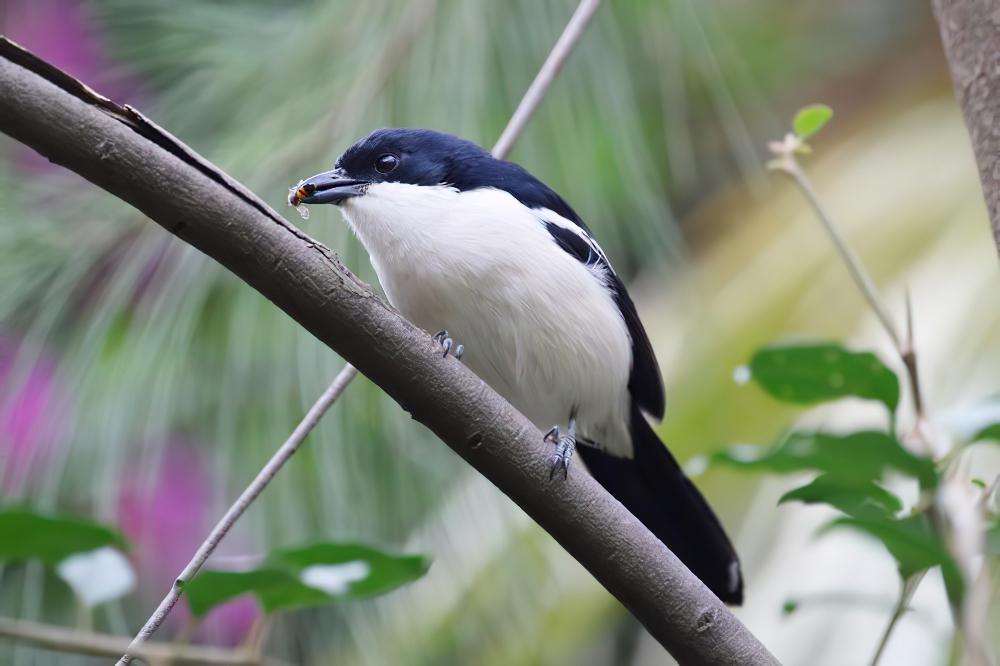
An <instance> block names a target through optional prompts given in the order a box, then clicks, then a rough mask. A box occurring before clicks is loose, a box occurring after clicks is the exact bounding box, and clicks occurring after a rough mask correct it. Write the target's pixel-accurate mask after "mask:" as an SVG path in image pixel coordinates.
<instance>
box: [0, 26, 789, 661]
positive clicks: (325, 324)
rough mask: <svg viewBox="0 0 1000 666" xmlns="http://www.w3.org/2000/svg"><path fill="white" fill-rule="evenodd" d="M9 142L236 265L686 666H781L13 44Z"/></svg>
mask: <svg viewBox="0 0 1000 666" xmlns="http://www.w3.org/2000/svg"><path fill="white" fill-rule="evenodd" d="M0 131H3V132H4V133H6V134H9V135H10V136H12V137H13V138H15V139H17V140H18V141H21V142H23V143H25V144H27V145H28V146H31V147H32V148H34V149H35V150H37V151H38V152H40V153H41V154H42V155H44V156H46V157H47V158H49V159H50V160H51V161H53V162H55V163H57V164H61V165H63V166H65V167H67V168H69V169H71V170H73V171H75V172H77V173H78V174H80V175H81V176H83V177H84V178H86V179H87V180H90V181H91V182H93V183H94V184H96V185H98V186H99V187H102V188H104V189H105V190H107V191H108V192H110V193H112V194H114V195H115V196H117V197H119V198H121V199H122V200H124V201H126V202H128V203H130V204H131V205H133V206H135V207H136V208H137V209H139V210H140V211H142V212H143V213H145V214H146V215H147V216H149V218H150V219H152V220H153V221H155V222H156V223H157V224H159V225H161V226H162V227H164V228H165V229H166V230H167V231H169V232H171V233H173V234H175V235H176V236H178V237H179V238H181V239H182V240H184V241H185V242H187V243H190V244H191V245H193V246H195V247H197V248H198V249H200V250H201V251H202V252H204V253H205V254H207V255H209V256H211V257H213V258H214V259H215V260H216V261H218V262H219V263H221V264H222V265H224V266H226V267H227V268H228V269H229V270H231V271H232V272H233V273H235V274H236V275H238V276H239V277H240V278H242V279H243V280H244V281H246V282H247V284H249V285H250V286H252V287H253V288H255V289H256V290H257V291H259V292H260V293H262V294H263V295H264V296H266V297H267V298H268V299H270V300H271V301H272V302H273V303H274V304H275V305H277V306H278V307H280V308H281V309H282V310H284V311H285V312H286V313H287V314H288V315H289V316H291V317H292V318H294V319H295V320H296V321H298V322H299V323H300V324H301V325H302V326H304V327H305V328H306V329H307V330H309V331H310V332H311V333H313V335H315V336H316V337H317V338H319V339H320V340H321V341H323V342H324V343H325V344H327V345H328V346H329V347H330V348H331V349H333V350H334V351H335V352H337V353H338V354H340V355H341V356H343V357H344V358H345V359H346V360H347V361H349V362H350V363H352V364H353V365H354V366H355V367H357V368H358V369H359V370H360V371H361V372H363V373H364V374H365V375H366V376H368V377H369V378H370V379H372V381H374V382H375V383H376V384H378V385H379V386H380V387H382V388H383V389H384V390H385V391H386V392H387V393H389V395H391V396H392V397H393V398H394V399H395V400H396V401H397V402H398V403H399V404H400V405H401V406H402V407H403V408H404V409H405V410H407V411H408V412H410V414H411V415H412V416H413V417H414V418H415V419H417V420H418V421H420V422H421V423H423V424H424V425H426V426H427V427H429V428H430V429H431V430H432V431H434V432H435V433H436V434H437V435H438V436H439V437H440V438H441V439H442V440H443V441H444V442H445V443H447V444H448V445H449V446H450V447H451V448H452V449H454V450H455V452H457V453H458V454H459V455H460V456H462V458H464V459H465V460H466V461H468V462H469V463H470V464H471V465H472V466H474V467H475V468H476V469H477V470H479V471H480V472H481V473H482V474H483V475H484V476H486V477H487V478H488V479H490V481H492V482H493V483H494V484H495V485H496V486H497V487H498V488H500V490H502V491H503V492H504V493H506V494H507V495H508V496H509V497H510V498H511V499H512V500H513V501H514V502H516V503H517V504H518V505H519V506H520V507H521V508H522V509H523V510H524V511H525V512H527V513H528V514H529V515H530V516H531V517H532V518H533V519H535V520H536V521H537V522H538V524H539V525H541V526H542V527H543V528H544V529H545V530H546V531H548V532H549V533H550V534H551V535H552V536H553V537H554V538H555V539H556V540H557V541H558V542H559V543H560V544H561V545H562V546H563V547H564V548H566V550H567V551H568V552H569V553H570V554H571V555H572V556H573V557H575V558H576V559H577V560H578V561H580V563H581V564H583V565H584V566H585V567H586V568H587V569H588V570H589V571H590V572H591V573H592V574H593V575H594V576H595V578H597V580H599V581H600V582H601V583H602V584H603V585H604V586H605V587H606V588H607V589H608V590H609V591H610V592H611V593H612V594H614V595H615V596H616V597H617V598H618V599H619V600H620V601H621V602H622V603H623V604H624V605H625V606H626V607H627V608H628V609H629V610H630V611H631V612H632V613H633V614H634V615H635V616H636V617H637V618H638V619H639V620H640V621H641V622H642V623H643V625H644V626H645V627H646V628H647V629H648V630H649V632H650V633H651V634H652V635H653V636H654V637H655V638H656V639H657V640H658V641H659V642H660V643H661V644H663V646H664V647H666V649H667V650H668V651H670V653H671V654H672V655H673V656H674V657H675V658H676V659H677V660H678V661H680V662H682V663H685V664H776V663H778V662H777V660H776V659H775V658H774V657H773V656H772V655H771V654H770V653H769V652H768V651H767V649H766V648H765V647H764V646H763V645H761V643H760V642H759V641H758V640H757V639H756V638H755V637H754V636H753V635H752V634H751V633H750V632H749V631H748V630H747V629H746V627H744V626H743V625H742V624H741V623H740V622H739V620H737V619H736V617H735V616H733V615H732V613H730V612H729V610H728V609H727V608H726V607H725V606H724V605H723V604H722V603H721V602H720V601H719V600H718V599H717V598H716V597H715V596H714V595H713V594H712V593H711V592H710V591H709V590H708V589H707V588H706V587H705V586H704V585H702V583H701V582H700V581H699V580H698V579H697V578H696V577H695V576H694V575H692V574H691V573H690V572H689V571H688V570H687V569H686V568H685V567H684V565H683V564H682V563H681V562H680V561H679V560H678V559H677V558H676V557H675V556H674V555H673V553H671V552H670V551H669V550H668V549H667V548H666V547H665V546H664V545H663V544H662V543H661V542H660V541H659V540H658V539H656V537H654V536H653V535H652V534H651V533H650V532H649V531H648V530H647V529H646V528H645V527H644V526H643V525H642V523H640V522H639V521H638V520H637V519H636V518H635V517H634V516H632V515H631V514H630V513H629V512H628V511H627V510H626V509H625V508H624V507H623V506H622V505H621V504H619V503H618V502H617V501H616V500H614V499H613V498H612V497H611V496H610V495H608V493H607V492H606V491H605V490H604V489H603V488H602V487H601V486H600V485H598V484H597V483H596V482H595V481H594V480H593V479H592V478H590V476H589V475H587V474H585V473H582V472H581V471H579V470H578V471H577V473H574V474H571V475H570V477H569V479H568V480H566V481H563V480H555V481H550V480H549V478H548V470H547V464H546V461H547V453H548V452H547V451H546V449H545V448H544V447H543V444H542V435H541V433H540V432H539V431H538V430H537V429H536V428H535V427H534V426H533V425H532V424H531V423H530V422H529V421H528V420H527V419H525V417H524V416H522V415H521V414H519V413H518V412H517V411H516V410H514V409H513V408H512V407H511V406H510V405H509V404H507V403H506V401H504V400H503V399H502V398H501V397H500V396H499V395H498V394H497V393H496V392H494V391H493V390H492V389H491V388H490V387H489V386H487V385H486V384H485V383H484V382H483V381H482V380H480V379H479V378H478V377H476V376H475V375H474V374H472V373H471V372H470V371H468V370H467V369H466V368H465V367H464V366H462V364H461V363H459V362H458V361H455V360H454V359H452V358H450V357H449V358H441V354H440V353H439V351H440V350H439V349H438V347H437V346H436V345H435V344H434V343H433V342H432V341H431V339H430V337H429V336H428V335H427V333H425V332H424V331H421V330H419V329H418V328H416V327H414V326H413V325H412V324H410V323H409V322H407V321H406V320H405V319H403V318H402V317H400V316H399V314H398V313H396V312H395V311H394V310H393V309H392V308H391V307H389V306H388V305H386V304H385V303H383V302H382V301H381V300H380V299H379V298H378V297H377V296H376V295H375V294H374V293H373V292H372V290H371V288H370V287H369V286H368V285H366V284H364V283H363V282H361V281H360V280H358V279H357V278H356V277H355V276H354V275H353V274H352V273H351V272H350V271H348V270H347V269H346V268H345V267H344V265H343V264H342V263H341V262H340V260H339V258H338V257H337V256H336V254H334V253H333V252H332V251H331V250H329V249H328V248H326V247H324V246H323V245H322V244H320V243H318V242H316V241H315V240H313V239H311V238H310V237H309V236H307V235H306V234H305V233H303V232H302V231H300V230H299V229H297V228H296V227H294V226H293V225H292V224H290V223H289V222H287V221H286V220H285V219H284V218H283V217H281V216H280V215H278V214H277V213H276V212H275V211H274V210H272V209H271V208H270V207H268V206H267V205H266V204H265V203H264V202H262V201H261V200H260V199H258V198H257V197H256V196H255V195H253V194H252V193H251V192H250V191H249V190H247V189H246V188H245V187H243V186H242V185H240V184H239V183H237V182H236V181H234V180H233V179H232V178H230V177H229V176H228V175H226V174H224V173H223V172H222V171H220V170H219V169H218V168H216V167H215V166H213V165H212V164H210V163H208V162H207V161H206V160H204V159H203V158H201V157H200V156H198V155H197V154H195V153H194V152H193V151H192V150H191V149H189V148H188V147H187V146H185V145H184V144H182V143H180V142H179V141H178V140H177V139H175V138H174V137H172V136H170V135H169V134H167V133H166V132H164V131H163V130H161V129H160V128H158V127H157V126H156V125H154V124H153V123H152V122H150V121H149V120H148V119H146V118H145V117H143V116H142V115H141V114H139V113H138V112H136V111H135V110H133V109H131V108H129V107H120V106H118V105H117V104H115V103H114V102H111V101H110V100H108V99H105V98H103V97H101V96H99V95H97V94H96V93H94V92H93V91H91V90H90V89H88V88H86V87H85V86H83V85H82V84H80V83H79V82H77V81H76V80H74V79H72V78H71V77H69V76H68V75H66V74H65V73H63V72H61V71H59V70H57V69H55V68H54V67H52V66H51V65H48V64H47V63H45V62H43V61H41V60H39V59H38V58H36V57H35V56H33V55H31V54H30V53H27V52H26V51H24V50H22V49H20V48H19V47H17V46H16V45H14V44H12V43H11V42H9V41H7V40H4V39H2V38H0Z"/></svg>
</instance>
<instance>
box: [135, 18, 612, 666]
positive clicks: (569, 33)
mask: <svg viewBox="0 0 1000 666" xmlns="http://www.w3.org/2000/svg"><path fill="white" fill-rule="evenodd" d="M599 4H600V0H581V2H580V5H579V7H578V8H577V10H576V12H575V13H574V14H573V16H572V18H571V19H570V22H569V24H567V26H566V29H565V30H564V31H563V34H562V36H561V37H560V38H559V41H558V42H556V45H555V47H553V49H552V52H551V53H549V56H548V58H546V60H545V62H544V63H543V64H542V68H541V70H539V72H538V75H537V76H536V77H535V80H534V81H533V82H532V84H531V86H530V87H529V88H528V91H527V92H526V93H525V95H524V98H523V99H522V100H521V103H520V104H519V105H518V107H517V110H516V111H515V112H514V115H513V116H512V117H511V119H510V122H509V123H508V124H507V127H506V128H505V129H504V131H503V133H502V135H501V137H500V140H499V141H497V144H496V145H495V146H494V147H493V156H494V157H497V158H500V159H502V158H504V157H506V156H507V153H508V152H510V149H511V148H512V147H513V145H514V142H516V141H517V139H518V138H519V137H520V136H521V134H522V132H523V131H524V128H525V127H526V126H527V123H528V121H529V120H530V119H531V115H532V114H533V113H534V111H535V109H537V108H538V105H539V104H540V103H541V100H542V98H543V97H544V96H545V94H546V93H547V92H548V90H549V88H550V87H551V86H552V83H553V81H555V77H556V75H557V74H558V73H559V71H560V70H561V69H562V66H563V64H564V63H565V62H566V59H567V58H568V57H569V54H570V52H571V51H572V50H573V47H574V46H575V45H576V43H577V42H578V41H579V40H580V37H581V36H582V35H583V31H584V30H585V29H586V27H587V25H588V24H589V22H590V19H591V17H592V16H593V15H594V12H595V11H596V10H597V7H598V5H599ZM434 7H435V2H434V0H431V2H430V4H429V5H427V6H417V10H416V19H417V20H416V21H415V25H412V24H413V23H414V22H413V21H410V20H409V18H410V17H407V19H406V20H407V27H406V29H405V31H404V32H403V39H402V40H400V42H399V44H398V45H397V46H396V48H394V49H392V50H391V53H392V54H393V55H394V56H397V55H398V53H400V52H405V51H406V50H407V49H408V47H409V46H410V45H412V42H413V40H414V39H415V38H416V35H417V34H418V32H419V31H420V27H421V26H422V25H423V23H424V22H426V20H427V19H428V18H429V16H430V14H432V13H433V9H434ZM395 60H398V58H397V57H393V58H390V59H389V61H395ZM379 71H380V72H383V73H384V72H385V71H391V67H389V66H387V65H385V63H382V64H380V67H379ZM377 78H378V79H379V81H382V79H384V78H385V76H379V77H377ZM382 83H384V81H382ZM382 83H378V82H377V83H376V84H375V89H376V90H377V89H378V88H380V87H381V85H382ZM347 96H348V98H352V99H353V98H354V97H356V95H352V94H350V93H349V94H348V95H347ZM341 118H342V116H339V115H338V116H336V117H335V121H334V123H335V124H336V123H339V122H340V120H341ZM328 133H329V134H331V135H333V134H335V132H328ZM357 374H358V371H357V369H355V367H354V366H352V365H351V364H349V363H348V364H347V365H346V366H344V368H343V369H342V370H341V371H340V372H339V373H338V374H337V376H336V377H335V378H334V380H333V383H332V384H331V385H330V387H329V388H328V389H327V390H326V391H324V392H323V395H321V396H320V397H319V399H318V400H317V401H316V403H315V404H313V406H312V407H311V408H310V409H309V412H308V414H306V417H305V419H303V421H302V422H301V423H300V424H299V426H298V427H297V428H296V429H295V432H294V433H293V434H292V436H291V437H290V438H289V440H288V441H286V442H285V443H284V444H283V445H282V446H281V447H280V448H279V449H278V450H277V451H276V452H275V454H274V455H273V456H272V457H271V459H270V460H269V461H268V462H267V464H266V465H265V466H264V469H262V470H261V471H260V473H258V475H257V477H256V478H254V480H253V481H252V482H251V484H250V486H249V487H247V489H246V490H245V491H244V492H243V494H242V495H240V497H239V498H238V499H237V500H236V502H235V503H234V504H233V505H232V506H231V507H230V508H229V510H228V511H227V512H226V514H225V515H224V516H223V517H222V520H220V521H219V523H218V524H217V525H216V526H215V528H214V529H213V530H212V531H211V533H209V535H208V537H206V539H205V541H203V542H202V544H201V546H200V547H199V548H198V550H197V552H195V554H194V556H193V557H192V558H191V560H190V561H189V562H188V564H187V566H185V567H184V570H183V571H182V572H181V573H180V575H179V576H177V578H176V579H175V580H174V582H173V584H172V585H171V586H170V590H168V591H167V594H166V596H165V597H164V598H163V599H162V600H161V601H160V603H159V605H158V606H157V607H156V609H155V610H154V611H153V614H152V615H150V616H149V619H148V620H146V622H145V624H143V626H142V627H141V628H140V629H139V632H138V633H137V634H136V636H135V639H134V640H133V641H132V643H130V644H129V649H127V650H126V651H125V653H124V655H123V656H122V658H121V659H120V660H119V661H118V664H117V666H127V665H128V664H129V663H130V661H131V658H130V656H129V654H130V653H131V652H132V651H133V650H134V648H135V647H136V646H138V645H140V644H141V643H143V642H144V641H146V640H148V639H149V637H150V636H152V635H153V634H154V633H155V632H156V631H157V630H158V629H159V628H160V626H161V625H162V624H163V622H164V621H165V620H166V619H167V616H168V615H169V614H170V611H171V610H173V607H174V606H175V605H176V604H177V602H178V601H180V598H181V594H183V587H184V585H185V584H186V583H187V582H188V581H190V580H191V579H192V578H193V577H194V576H195V574H197V573H198V571H199V570H200V569H201V567H202V566H204V564H205V562H206V561H207V560H208V558H209V557H211V555H212V553H213V552H215V549H216V548H217V547H218V545H219V543H220V542H221V541H222V539H223V538H225V536H226V534H228V533H229V530H230V529H231V528H232V526H233V525H234V524H235V523H236V521H237V520H239V518H240V517H241V516H242V515H243V513H244V512H245V511H246V510H247V508H248V507H249V506H250V504H251V503H252V502H253V501H254V500H255V499H256V498H257V496H258V495H259V494H260V493H261V492H263V490H264V488H265V487H266V486H267V484H268V483H270V481H271V479H272V478H274V476H275V474H277V473H278V471H279V470H280V469H281V467H282V466H284V464H285V463H286V462H287V461H288V460H289V459H290V458H291V457H292V455H294V454H295V452H296V451H297V450H298V448H299V445H300V444H301V443H302V441H303V440H304V439H305V438H306V437H307V436H308V435H309V433H310V432H311V431H312V429H313V428H315V427H316V425H317V424H318V423H319V421H320V419H322V418H323V415H324V414H325V413H326V411H327V410H328V409H330V407H332V406H333V403H334V402H336V401H337V398H339V397H340V395H341V393H343V391H344V389H346V388H347V386H348V384H350V383H351V381H352V380H353V379H354V378H355V377H356V376H357Z"/></svg>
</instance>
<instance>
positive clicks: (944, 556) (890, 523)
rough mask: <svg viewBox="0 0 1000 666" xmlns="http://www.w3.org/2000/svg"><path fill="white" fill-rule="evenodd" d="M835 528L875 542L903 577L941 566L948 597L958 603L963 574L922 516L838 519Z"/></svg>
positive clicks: (834, 523) (831, 524) (962, 585)
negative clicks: (889, 557) (847, 530)
mask: <svg viewBox="0 0 1000 666" xmlns="http://www.w3.org/2000/svg"><path fill="white" fill-rule="evenodd" d="M837 526H843V527H849V528H852V529H855V530H859V531H861V532H864V533H866V534H868V535H870V536H873V537H875V538H876V539H878V540H879V541H880V542H881V543H882V545H883V546H885V548H886V550H888V551H889V553H890V554H891V555H892V556H893V557H894V558H895V559H896V565H897V566H898V567H899V573H900V575H901V576H902V577H903V578H909V577H910V576H912V575H913V574H915V573H917V572H919V571H923V570H924V569H930V568H931V567H935V566H940V567H941V572H942V573H943V574H944V579H945V586H946V587H947V588H948V591H949V596H950V597H951V598H952V600H953V601H958V600H960V597H961V596H962V591H963V590H964V584H963V582H962V575H961V573H960V572H959V569H958V566H957V565H956V564H955V561H954V560H953V559H952V557H951V555H950V554H949V553H948V549H947V548H946V547H945V545H944V544H943V543H942V542H941V540H940V539H939V538H938V536H937V534H936V533H935V532H934V530H933V528H931V526H930V523H929V522H928V520H927V518H926V517H925V516H923V515H914V516H909V517H907V518H900V519H889V518H838V519H837V520H835V521H833V522H832V523H830V525H829V526H828V527H837Z"/></svg>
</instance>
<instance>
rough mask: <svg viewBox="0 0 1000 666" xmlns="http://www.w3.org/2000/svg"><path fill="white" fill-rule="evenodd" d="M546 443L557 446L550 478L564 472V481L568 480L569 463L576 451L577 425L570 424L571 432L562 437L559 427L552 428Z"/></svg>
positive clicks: (550, 469)
mask: <svg viewBox="0 0 1000 666" xmlns="http://www.w3.org/2000/svg"><path fill="white" fill-rule="evenodd" d="M544 441H546V442H549V443H551V444H555V447H556V448H555V451H554V452H553V453H552V458H551V461H550V463H549V478H550V479H552V478H554V477H555V475H556V473H557V472H562V475H563V478H564V479H565V478H568V477H569V463H570V461H571V460H572V459H573V452H574V451H576V424H575V423H573V422H570V426H569V432H567V433H566V434H565V435H562V436H560V435H559V426H552V429H551V430H549V431H548V432H547V433H545V438H544Z"/></svg>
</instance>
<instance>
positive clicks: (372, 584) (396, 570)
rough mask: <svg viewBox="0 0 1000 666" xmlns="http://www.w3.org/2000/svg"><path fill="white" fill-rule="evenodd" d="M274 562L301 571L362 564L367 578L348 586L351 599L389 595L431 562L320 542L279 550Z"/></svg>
mask: <svg viewBox="0 0 1000 666" xmlns="http://www.w3.org/2000/svg"><path fill="white" fill-rule="evenodd" d="M273 559H274V561H277V562H284V563H287V564H288V565H289V566H291V567H293V568H295V569H297V570H299V571H300V572H304V571H306V570H307V569H308V568H312V567H323V566H336V565H343V564H350V563H355V562H361V563H364V564H365V565H366V566H367V568H368V571H367V575H365V576H364V577H363V578H358V579H357V580H354V581H350V583H349V585H348V590H347V595H348V596H350V597H351V598H354V599H361V598H364V597H370V596H374V595H377V594H383V593H385V592H388V591H390V590H392V589H395V588H397V587H399V586H400V585H403V584H404V583H409V582H410V581H413V580H416V579H417V578H420V577H421V576H423V575H424V574H425V573H427V569H428V568H430V560H428V559H427V558H426V557H424V556H423V555H394V554H390V553H386V552H383V551H381V550H378V549H375V548H372V547H370V546H365V545H362V544H338V543H319V544H315V545H311V546H305V547H303V548H295V549H290V550H282V551H278V552H276V553H274V555H273ZM314 571H319V570H317V569H314Z"/></svg>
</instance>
